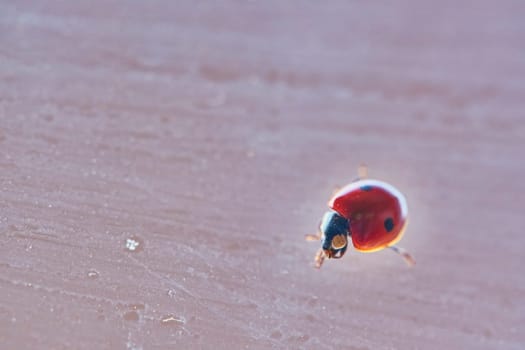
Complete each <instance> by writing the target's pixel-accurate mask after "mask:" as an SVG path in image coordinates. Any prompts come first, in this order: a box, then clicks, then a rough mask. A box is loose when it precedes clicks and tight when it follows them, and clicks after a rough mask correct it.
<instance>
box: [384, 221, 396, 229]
mask: <svg viewBox="0 0 525 350" xmlns="http://www.w3.org/2000/svg"><path fill="white" fill-rule="evenodd" d="M384 224H385V230H386V232H390V231H392V230H393V229H394V220H393V219H392V218H387V219H386V220H385V223H384Z"/></svg>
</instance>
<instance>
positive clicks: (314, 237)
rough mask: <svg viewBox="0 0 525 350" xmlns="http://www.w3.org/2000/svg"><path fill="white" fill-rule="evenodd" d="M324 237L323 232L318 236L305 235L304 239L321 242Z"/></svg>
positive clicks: (318, 233)
mask: <svg viewBox="0 0 525 350" xmlns="http://www.w3.org/2000/svg"><path fill="white" fill-rule="evenodd" d="M322 237H323V234H322V233H321V232H317V233H316V234H312V233H310V234H307V235H304V239H306V240H307V241H320V240H321V238H322Z"/></svg>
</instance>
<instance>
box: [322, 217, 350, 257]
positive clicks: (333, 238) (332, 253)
mask: <svg viewBox="0 0 525 350" xmlns="http://www.w3.org/2000/svg"><path fill="white" fill-rule="evenodd" d="M319 228H320V230H321V232H322V234H323V251H324V253H325V255H326V257H328V258H335V259H339V258H341V257H343V255H344V254H345V252H346V248H348V235H349V224H348V220H347V219H345V218H344V217H342V216H341V215H339V214H338V213H336V212H335V211H329V212H326V213H325V214H324V216H323V219H322V220H321V224H320V227H319Z"/></svg>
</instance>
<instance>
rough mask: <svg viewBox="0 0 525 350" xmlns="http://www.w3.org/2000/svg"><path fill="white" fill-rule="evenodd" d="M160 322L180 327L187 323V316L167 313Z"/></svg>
mask: <svg viewBox="0 0 525 350" xmlns="http://www.w3.org/2000/svg"><path fill="white" fill-rule="evenodd" d="M160 323H161V324H163V325H165V326H175V327H180V326H183V325H185V324H186V318H184V317H182V316H173V315H166V316H164V317H162V318H161V320H160Z"/></svg>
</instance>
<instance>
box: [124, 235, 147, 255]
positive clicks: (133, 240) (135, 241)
mask: <svg viewBox="0 0 525 350" xmlns="http://www.w3.org/2000/svg"><path fill="white" fill-rule="evenodd" d="M143 246H144V244H143V243H142V240H141V239H139V238H137V237H130V238H128V239H126V250H127V251H129V252H139V251H141V250H142V248H143Z"/></svg>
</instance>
